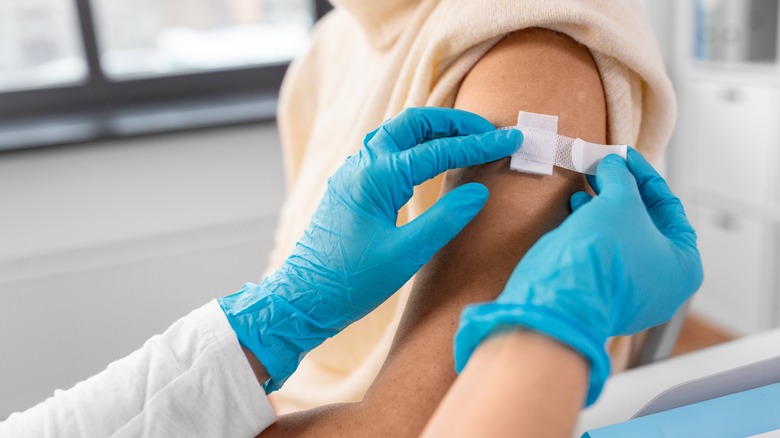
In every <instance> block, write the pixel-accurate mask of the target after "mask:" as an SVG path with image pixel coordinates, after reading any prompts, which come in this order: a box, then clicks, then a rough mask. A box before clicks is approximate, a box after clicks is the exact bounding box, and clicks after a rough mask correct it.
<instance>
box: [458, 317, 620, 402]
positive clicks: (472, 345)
mask: <svg viewBox="0 0 780 438" xmlns="http://www.w3.org/2000/svg"><path fill="white" fill-rule="evenodd" d="M507 327H523V328H527V329H531V330H534V331H536V332H539V333H541V334H543V335H546V336H549V337H551V338H553V339H555V340H557V341H559V342H561V343H563V344H566V345H568V346H569V347H571V348H572V349H574V350H575V351H577V352H579V353H580V354H581V355H582V356H583V357H585V359H587V360H588V362H589V363H590V382H589V389H588V395H587V398H586V401H585V406H586V407H587V406H590V405H591V404H593V402H595V401H596V399H598V397H599V394H601V390H602V388H603V387H604V383H605V382H606V380H607V377H608V376H609V372H610V361H609V356H608V355H607V352H606V350H605V348H604V344H605V343H606V341H607V335H606V334H604V335H599V334H596V333H594V331H593V330H592V329H588V328H587V327H582V325H581V324H580V323H578V322H576V321H572V320H568V319H567V318H564V317H561V316H560V315H556V314H553V313H551V312H549V310H548V309H545V308H540V307H530V306H520V305H517V304H511V305H510V304H502V303H497V302H491V303H486V304H478V305H472V306H468V307H466V309H465V310H464V311H463V314H462V315H461V320H460V327H459V328H458V332H457V334H456V335H455V350H454V354H455V370H456V371H457V372H458V373H460V372H461V371H462V370H463V368H464V367H465V366H466V363H467V362H468V360H469V358H470V357H471V355H472V353H473V352H474V350H475V349H476V348H477V347H478V346H479V344H480V343H481V342H482V341H483V340H485V339H486V338H487V337H488V336H490V335H491V334H492V333H495V332H496V331H498V330H501V329H504V328H507Z"/></svg>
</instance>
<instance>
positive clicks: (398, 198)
mask: <svg viewBox="0 0 780 438" xmlns="http://www.w3.org/2000/svg"><path fill="white" fill-rule="evenodd" d="M451 136H457V137H452V138H442V137H451ZM521 142H522V134H521V133H520V131H517V130H505V131H496V130H495V127H493V125H491V124H490V123H489V122H488V121H487V120H485V119H483V118H482V117H479V116H477V115H475V114H471V113H467V112H465V111H458V110H453V109H445V108H421V109H409V110H406V111H404V112H402V113H401V114H399V115H398V116H397V117H394V118H392V119H390V120H389V121H387V122H386V123H385V124H383V125H382V126H381V127H380V128H378V129H377V130H375V131H373V132H371V133H370V134H368V135H367V136H366V139H365V140H364V147H363V148H362V149H360V151H359V152H358V153H357V154H356V155H353V156H351V157H349V158H347V160H346V162H345V163H344V164H343V165H342V166H341V167H340V168H339V169H338V170H337V171H336V173H335V174H334V175H333V176H332V177H331V178H330V179H329V180H328V188H327V191H326V193H325V195H324V197H323V198H322V201H321V202H320V204H319V206H318V207H317V210H316V211H315V212H314V216H313V217H312V220H311V225H309V227H308V228H307V229H306V231H305V233H304V235H303V237H302V238H301V240H300V241H299V242H298V243H297V245H296V246H295V250H294V251H293V253H292V255H291V256H290V257H289V258H288V259H287V260H286V261H285V262H284V264H283V265H282V266H281V268H279V270H278V271H276V272H275V273H274V274H272V275H270V276H269V277H268V278H266V279H265V280H264V281H263V282H262V284H260V285H259V286H258V285H253V284H247V285H246V286H245V287H244V289H242V290H241V291H239V292H237V293H235V294H233V295H230V296H227V297H224V298H221V299H220V300H219V303H220V305H221V306H222V309H223V310H224V311H225V314H226V315H227V317H228V320H229V321H230V324H231V326H232V327H233V329H234V330H235V332H236V334H237V335H238V339H239V341H240V342H241V344H242V345H244V346H245V347H246V348H248V349H249V350H250V351H251V352H252V353H253V354H254V355H255V356H257V358H258V359H259V360H260V362H262V364H263V365H264V366H265V368H266V370H267V371H268V374H269V375H270V377H271V379H270V380H269V381H268V382H267V383H266V391H268V392H270V391H273V390H275V389H278V388H280V387H281V385H282V384H283V383H284V381H285V380H286V379H287V378H288V377H289V376H290V375H291V374H292V373H293V372H294V371H295V369H296V368H297V367H298V364H299V362H300V361H301V359H303V357H304V356H305V355H306V353H307V352H309V351H311V350H312V349H313V348H315V347H316V346H318V345H320V344H321V343H322V342H323V341H324V340H325V339H327V338H329V337H331V336H333V335H335V334H337V333H338V332H340V331H341V330H343V329H344V328H345V327H347V326H348V325H350V324H351V323H353V322H355V321H357V320H358V319H360V318H362V317H364V316H365V315H367V314H368V313H369V312H371V311H372V310H373V309H375V308H376V307H377V306H379V305H380V304H382V303H383V302H384V301H385V300H387V298H389V297H390V296H391V295H392V294H393V293H394V292H395V291H397V290H398V289H399V288H400V287H401V286H403V285H404V283H406V282H407V281H408V280H409V279H410V278H411V277H412V275H414V274H415V273H416V272H417V271H418V270H419V269H420V268H421V267H422V266H423V265H424V264H425V263H427V262H428V261H429V260H430V259H431V257H432V256H433V255H434V253H436V251H438V250H439V249H440V248H441V247H442V246H444V245H445V244H446V243H447V242H448V241H450V240H451V239H452V238H453V237H455V235H456V234H458V233H459V232H460V230H461V229H463V227H465V226H466V224H468V223H469V221H471V219H472V218H474V216H476V214H477V213H478V212H479V211H480V209H481V208H482V206H483V205H484V204H485V201H486V200H487V197H488V190H487V188H486V187H485V186H483V185H481V184H476V183H473V184H466V185H464V186H461V187H459V188H458V189H456V190H453V191H451V192H450V193H448V194H447V195H446V196H444V197H443V198H442V199H440V200H439V201H438V202H437V203H436V204H434V205H433V206H432V207H431V208H430V209H429V210H428V211H426V212H425V213H424V214H422V215H421V216H420V217H418V218H417V219H415V220H414V221H412V222H411V223H409V224H407V225H404V226H402V227H396V220H397V219H398V210H399V209H400V208H401V207H402V206H403V205H404V204H406V202H407V201H408V200H409V199H410V198H411V197H412V193H413V189H414V186H415V185H418V184H420V183H422V182H424V181H426V180H428V179H431V178H433V177H434V176H436V175H438V174H440V173H442V172H444V171H446V170H447V169H454V168H457V167H465V166H472V165H476V164H482V163H486V162H490V161H495V160H497V159H499V158H503V157H506V156H508V155H511V154H512V153H513V152H514V151H515V150H516V149H517V148H518V146H519V145H520V143H521Z"/></svg>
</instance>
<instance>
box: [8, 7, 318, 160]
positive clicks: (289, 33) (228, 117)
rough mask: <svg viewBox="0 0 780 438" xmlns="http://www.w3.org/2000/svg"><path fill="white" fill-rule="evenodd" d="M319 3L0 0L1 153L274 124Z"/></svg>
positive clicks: (316, 14)
mask: <svg viewBox="0 0 780 438" xmlns="http://www.w3.org/2000/svg"><path fill="white" fill-rule="evenodd" d="M329 9H330V6H329V4H328V3H327V0H132V1H128V0H0V150H4V149H17V148H24V147H33V146H45V145H51V144H62V143H73V142H84V141H90V140H95V139H101V138H110V137H119V136H129V135H141V134H149V133H156V132H163V131H171V130H179V129H192V128H201V127H208V126H216V125H224V124H231V123H243V122H247V121H255V120H262V119H271V118H273V115H274V112H275V101H276V97H277V95H278V88H279V85H280V84H281V80H282V77H283V76H284V73H285V71H286V68H287V64H288V63H289V61H290V59H292V58H293V57H294V56H296V55H297V54H299V53H300V52H301V51H302V50H304V49H305V47H306V45H307V44H308V39H309V33H310V31H311V28H312V26H313V23H314V21H315V20H316V19H318V18H319V17H321V16H322V15H324V13H325V12H326V11H328V10H329Z"/></svg>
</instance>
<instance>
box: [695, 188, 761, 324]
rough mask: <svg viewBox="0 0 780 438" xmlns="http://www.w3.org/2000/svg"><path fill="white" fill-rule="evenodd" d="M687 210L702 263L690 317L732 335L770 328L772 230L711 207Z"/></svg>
mask: <svg viewBox="0 0 780 438" xmlns="http://www.w3.org/2000/svg"><path fill="white" fill-rule="evenodd" d="M688 210H689V215H690V219H691V221H692V223H693V224H694V227H695V228H696V232H697V234H698V236H699V250H700V251H701V255H702V261H703V263H704V284H703V285H702V287H701V289H700V290H699V293H698V294H697V295H696V298H695V299H694V305H693V309H694V311H696V312H698V313H700V314H701V315H702V316H705V317H707V318H708V319H710V320H713V321H717V322H718V324H719V325H721V326H723V328H725V329H728V330H729V331H731V332H734V333H739V334H746V333H753V332H757V331H761V330H766V329H768V328H770V327H771V326H772V325H773V310H774V309H773V308H772V302H771V300H772V296H771V293H769V292H770V290H769V289H770V288H771V282H772V277H773V269H771V264H770V263H767V262H768V261H769V260H770V259H771V258H773V257H772V255H771V254H768V253H767V252H768V251H771V250H772V243H773V239H772V236H773V230H774V228H773V227H772V226H771V225H768V224H766V223H763V222H761V221H758V220H755V219H750V218H746V217H741V216H738V215H736V214H734V213H731V212H729V211H726V210H723V209H720V208H717V207H711V206H706V205H700V204H695V203H694V204H693V205H691V206H690V207H689V209H688ZM767 286H770V288H768V287H767Z"/></svg>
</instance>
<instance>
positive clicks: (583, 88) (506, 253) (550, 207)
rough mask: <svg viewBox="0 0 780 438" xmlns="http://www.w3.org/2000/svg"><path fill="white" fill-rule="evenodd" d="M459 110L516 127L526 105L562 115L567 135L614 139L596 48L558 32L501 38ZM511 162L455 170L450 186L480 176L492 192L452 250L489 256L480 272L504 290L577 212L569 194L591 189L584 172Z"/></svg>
mask: <svg viewBox="0 0 780 438" xmlns="http://www.w3.org/2000/svg"><path fill="white" fill-rule="evenodd" d="M455 107H457V108H461V109H465V110H468V111H472V112H475V113H477V114H480V115H482V116H484V117H485V118H487V119H488V120H490V121H491V122H492V123H493V124H494V125H496V126H498V127H501V126H514V125H515V124H516V121H517V113H518V111H519V110H523V111H528V112H534V113H541V114H550V115H557V116H558V117H559V120H558V132H559V133H560V134H562V135H566V136H568V137H573V138H576V137H580V138H582V139H584V140H586V141H590V142H595V143H602V144H603V143H606V142H607V141H606V136H607V116H606V103H605V98H604V90H603V88H602V84H601V78H600V75H599V72H598V69H597V67H596V65H595V63H594V61H593V58H592V57H591V55H590V52H589V51H588V49H587V48H586V47H584V46H581V45H580V44H578V43H577V42H575V41H574V40H572V39H571V38H569V37H568V36H566V35H563V34H559V33H557V32H554V31H550V30H545V29H526V30H522V31H518V32H515V33H513V34H511V35H509V36H508V37H507V38H505V39H504V40H502V41H501V42H500V43H498V44H497V45H496V46H495V47H494V48H493V49H492V50H491V51H489V52H488V53H487V54H486V55H485V56H484V57H483V58H482V60H480V61H479V62H478V63H477V65H476V66H475V67H474V68H473V69H472V71H471V72H470V73H469V74H468V75H467V76H466V78H465V80H464V81H463V84H462V86H461V88H460V91H459V92H458V96H457V99H456V102H455ZM507 161H508V159H505V160H500V161H498V162H496V163H491V164H487V165H484V166H476V167H473V168H469V169H461V170H456V171H452V172H450V173H449V174H448V175H447V182H446V186H445V190H448V189H451V188H452V187H455V186H457V185H460V184H462V183H465V182H468V181H478V182H481V183H483V184H485V185H487V186H488V188H489V189H490V200H489V201H488V204H487V205H486V207H485V209H484V210H483V211H482V213H480V215H479V216H478V217H477V219H476V220H475V221H474V222H473V223H472V224H471V225H470V226H469V227H468V228H467V229H466V231H465V233H464V234H463V235H462V236H461V237H460V238H459V239H458V240H457V241H456V242H453V245H451V246H452V247H454V248H449V250H448V251H447V253H448V255H449V257H452V258H455V259H459V258H461V257H462V256H464V255H465V254H470V255H469V256H468V257H469V258H471V257H472V256H478V257H479V258H477V259H473V260H483V261H488V262H489V263H485V262H483V263H481V264H480V267H479V269H480V270H481V271H480V273H476V272H475V273H472V274H475V276H476V277H479V278H480V281H481V282H483V283H482V284H483V285H484V284H485V283H484V282H485V281H487V282H488V284H491V285H492V286H493V287H494V288H498V290H501V289H502V288H503V285H504V283H505V282H506V280H507V279H508V276H509V274H511V271H512V269H513V268H514V265H516V264H517V262H518V260H519V258H520V257H521V256H522V255H523V254H524V253H525V252H526V251H527V250H528V248H529V247H530V246H531V245H532V244H533V243H534V242H535V241H536V240H537V239H538V238H539V237H540V236H541V235H542V234H544V233H545V232H546V231H548V230H549V229H551V228H553V227H555V226H557V225H558V224H559V223H560V222H561V221H563V219H564V218H565V217H566V216H567V215H568V214H569V211H570V210H569V207H568V200H569V196H570V195H571V194H572V193H574V192H575V191H577V190H582V189H583V188H585V187H586V183H585V180H584V178H583V176H582V175H579V174H576V173H573V172H570V171H566V170H564V169H560V168H557V167H556V168H555V171H554V175H553V176H534V175H528V174H522V173H517V172H514V171H510V170H509V165H508V163H507ZM451 261H454V260H451ZM494 290H495V289H494Z"/></svg>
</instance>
